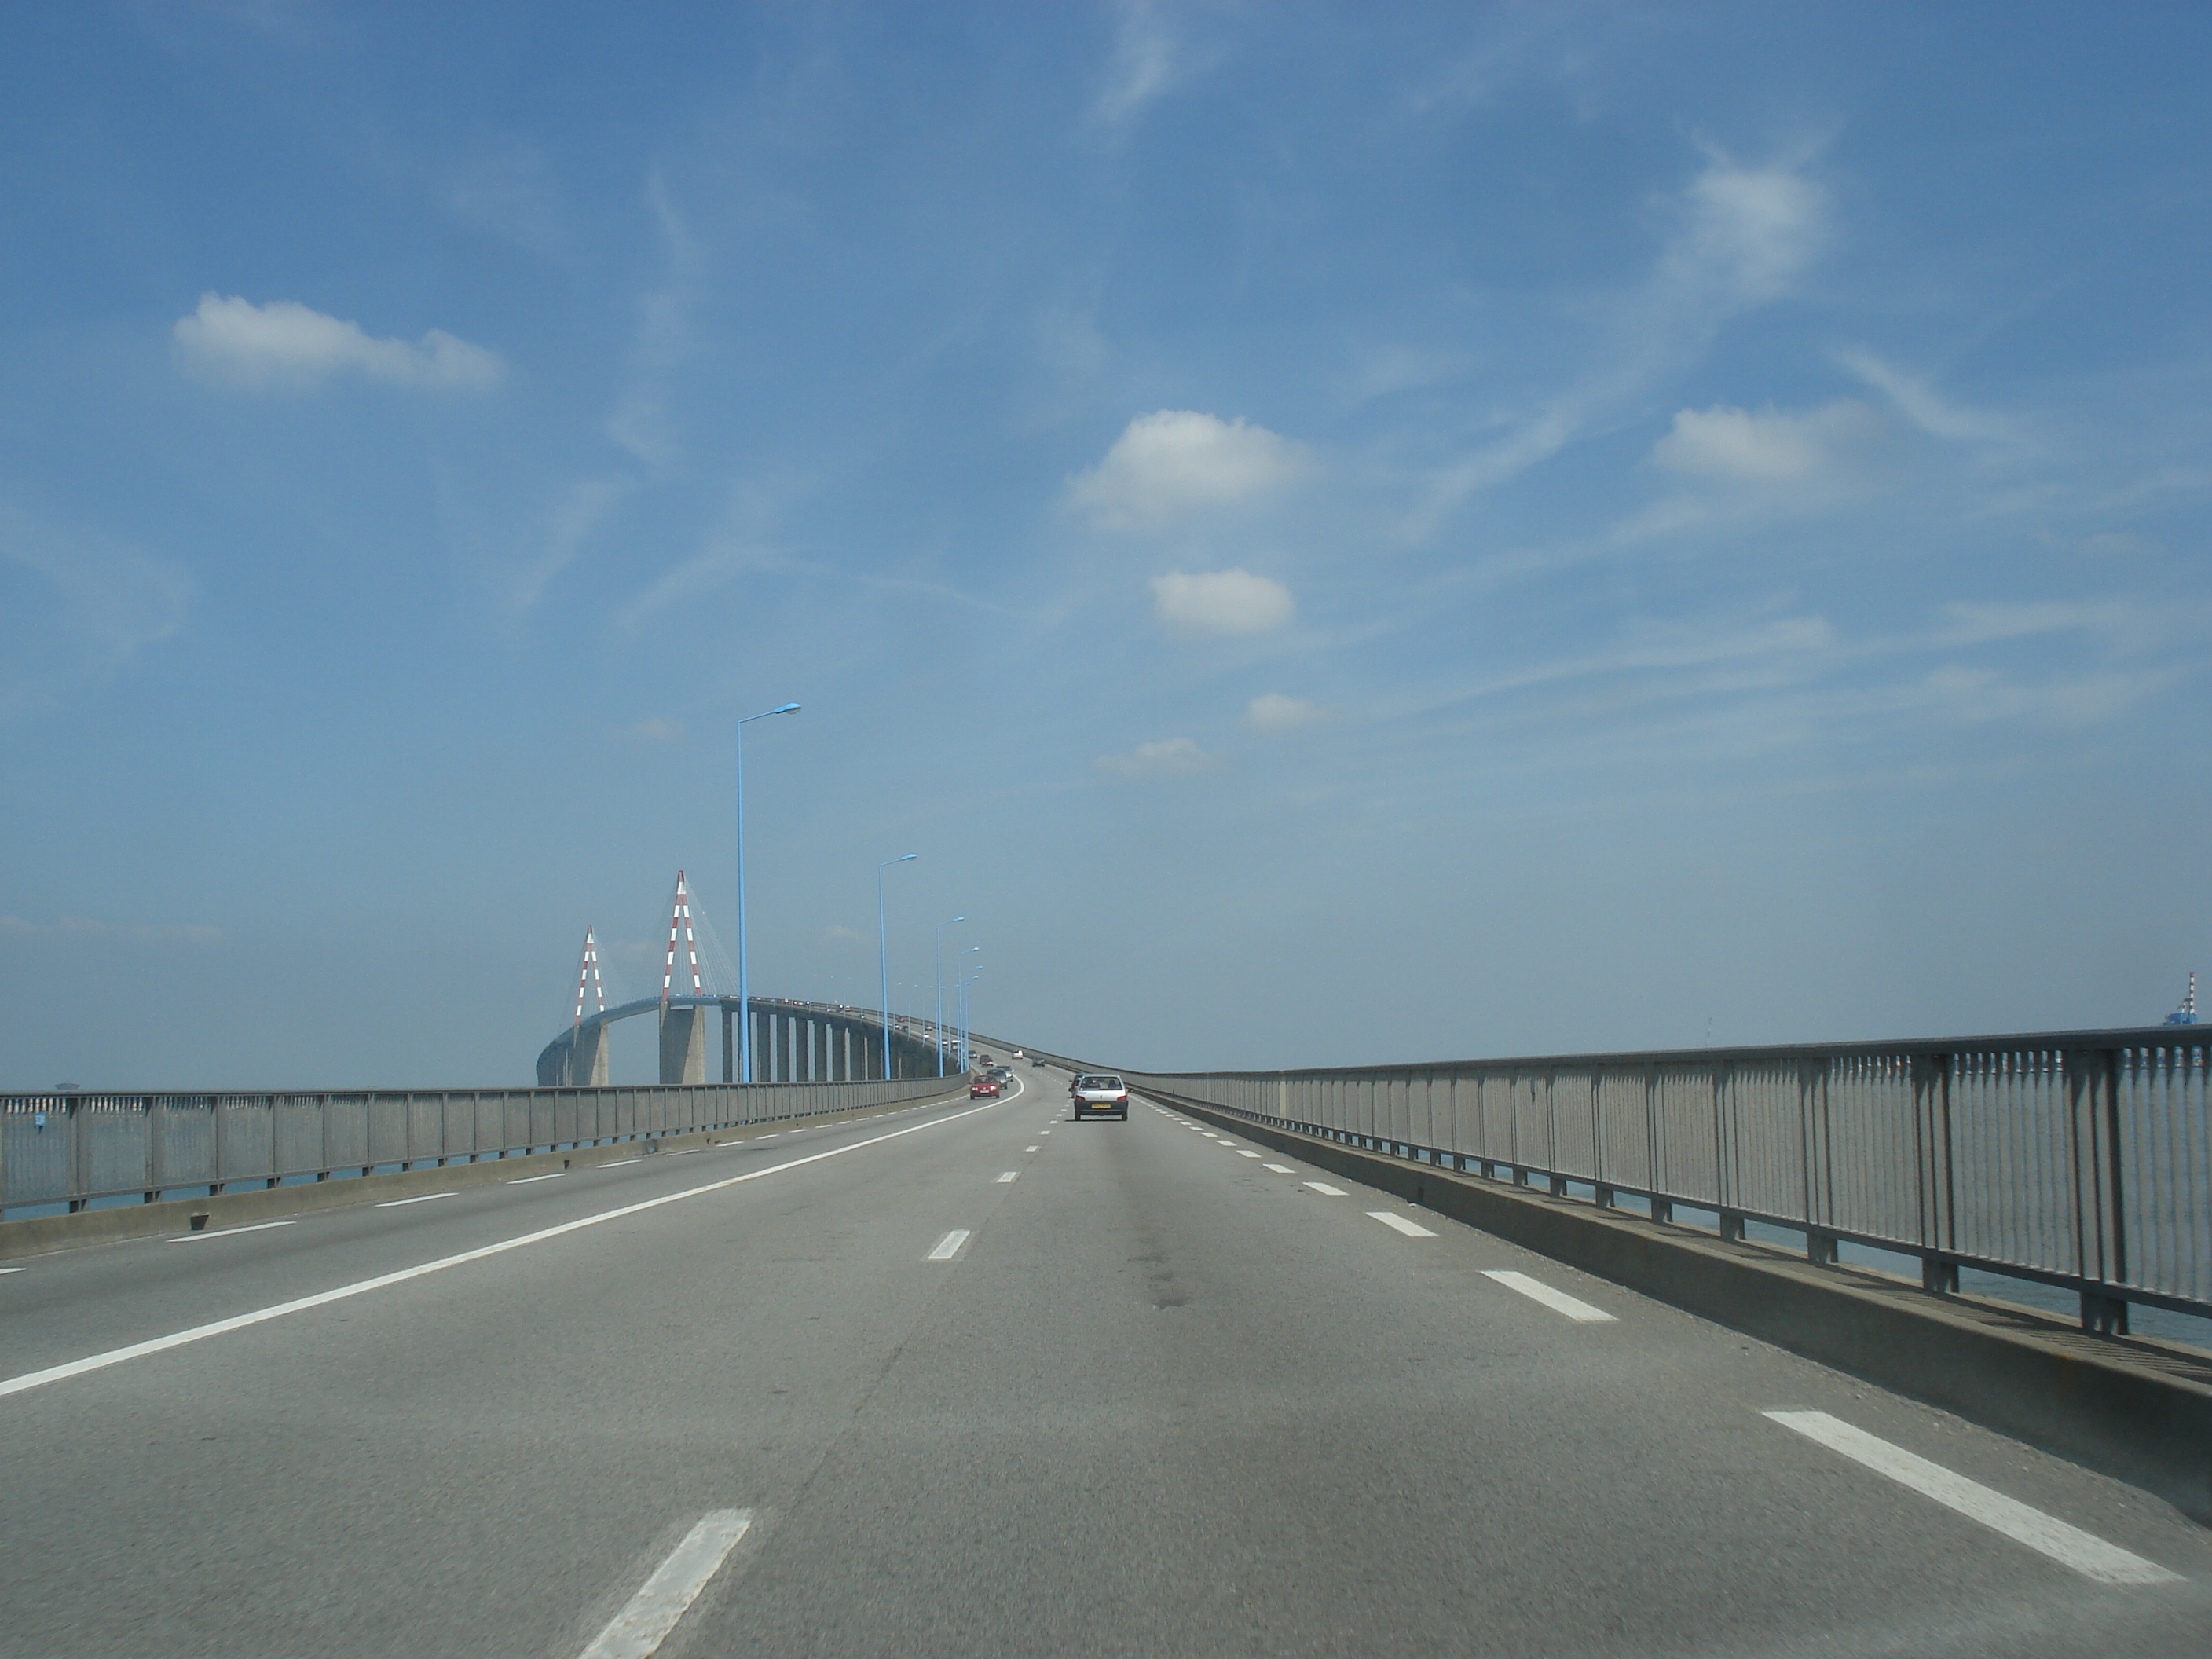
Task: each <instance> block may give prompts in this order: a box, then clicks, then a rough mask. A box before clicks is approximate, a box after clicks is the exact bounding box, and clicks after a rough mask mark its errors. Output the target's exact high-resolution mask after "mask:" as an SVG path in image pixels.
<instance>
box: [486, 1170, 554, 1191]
mask: <svg viewBox="0 0 2212 1659" xmlns="http://www.w3.org/2000/svg"><path fill="white" fill-rule="evenodd" d="M566 1174H568V1171H567V1170H553V1171H551V1172H550V1173H549V1174H546V1175H542V1176H515V1178H514V1179H513V1180H512V1181H509V1182H504V1183H502V1184H503V1185H506V1186H509V1187H527V1186H528V1185H529V1184H530V1183H531V1182H533V1181H558V1180H559V1179H560V1178H561V1177H562V1176H564V1175H566Z"/></svg>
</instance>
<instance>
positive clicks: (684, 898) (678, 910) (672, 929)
mask: <svg viewBox="0 0 2212 1659" xmlns="http://www.w3.org/2000/svg"><path fill="white" fill-rule="evenodd" d="M678 933H681V934H682V935H683V936H684V950H685V951H688V952H689V953H690V958H691V994H692V995H693V996H695V997H702V996H704V995H706V994H707V987H705V985H704V984H702V982H701V981H700V978H699V942H698V940H697V939H694V938H693V937H692V934H691V890H690V888H689V887H687V886H685V885H684V872H682V871H681V870H678V872H676V902H675V903H674V904H673V905H671V907H670V908H669V913H668V960H667V961H666V962H665V963H662V964H661V969H660V1006H662V1007H663V1008H665V1007H667V1006H668V993H669V988H670V987H671V986H672V985H673V984H674V983H675V982H676V938H677V935H678Z"/></svg>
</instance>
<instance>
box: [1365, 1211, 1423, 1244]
mask: <svg viewBox="0 0 2212 1659" xmlns="http://www.w3.org/2000/svg"><path fill="white" fill-rule="evenodd" d="M1367 1213H1368V1214H1370V1215H1371V1216H1373V1217H1374V1218H1376V1220H1377V1221H1379V1222H1381V1223H1382V1224H1383V1225H1384V1226H1386V1227H1395V1228H1396V1229H1397V1230H1398V1231H1400V1232H1401V1233H1403V1234H1405V1235H1406V1237H1408V1238H1434V1237H1436V1235H1435V1234H1434V1233H1432V1232H1431V1231H1429V1230H1428V1229H1427V1228H1426V1227H1424V1226H1423V1225H1421V1224H1420V1223H1419V1222H1418V1221H1408V1220H1407V1219H1406V1218H1405V1217H1403V1216H1401V1215H1398V1214H1395V1213H1394V1212H1391V1211H1389V1210H1370V1211H1369V1212H1367Z"/></svg>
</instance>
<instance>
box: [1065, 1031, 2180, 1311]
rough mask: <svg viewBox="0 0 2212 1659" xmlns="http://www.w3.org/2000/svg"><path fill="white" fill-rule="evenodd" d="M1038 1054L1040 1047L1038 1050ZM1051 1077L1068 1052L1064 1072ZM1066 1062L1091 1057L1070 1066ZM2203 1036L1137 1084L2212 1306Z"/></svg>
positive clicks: (1356, 1136)
mask: <svg viewBox="0 0 2212 1659" xmlns="http://www.w3.org/2000/svg"><path fill="white" fill-rule="evenodd" d="M1041 1057H1042V1058H1048V1059H1053V1060H1058V1059H1059V1058H1060V1057H1058V1056H1041ZM1067 1063H1069V1064H1075V1063H1076V1062H1073V1061H1069V1062H1067ZM1083 1064H1085V1065H1088V1064H1090V1062H1087V1061H1086V1062H1083ZM2209 1073H2212V1029H2208V1028H2199V1027H2192V1026H2157V1027H2153V1028H2150V1029H2148V1030H2100V1031H2069V1032H2059V1033H2045V1034H2030V1035H2027V1036H1988V1037H1948V1038H1937V1039H1929V1040H1927V1041H1921V1042H1888V1043H1872V1042H1869V1043H1846V1044H1841V1045H1837V1046H1831V1047H1790V1048H1723V1049H1695V1050H1678V1051H1672V1052H1661V1053H1650V1054H1578V1055H1565V1056H1549V1057H1542V1058H1532V1059H1519V1060H1463V1061H1448V1062H1440V1063H1436V1064H1427V1065H1412V1066H1370V1067H1360V1068H1345V1069H1324V1070H1309V1071H1283V1072H1205V1073H1141V1072H1134V1071H1129V1070H1127V1069H1126V1068H1125V1069H1123V1071H1122V1073H1121V1075H1122V1076H1124V1077H1125V1078H1127V1079H1129V1080H1130V1081H1131V1082H1132V1083H1133V1084H1134V1085H1136V1086H1137V1087H1138V1088H1139V1089H1141V1090H1152V1091H1158V1092H1160V1093H1164V1094H1169V1095H1176V1096H1181V1097H1183V1098H1184V1099H1187V1100H1189V1101H1192V1102H1194V1103H1202V1104H1206V1105H1208V1106H1212V1107H1217V1108H1218V1109H1222V1110H1225V1111H1228V1112H1231V1113H1234V1114H1236V1115H1238V1116H1240V1117H1243V1118H1246V1119H1249V1120H1251V1121H1255V1122H1262V1123H1270V1124H1275V1125H1279V1126H1281V1127H1285V1128H1291V1129H1296V1130H1299V1131H1302V1132H1304V1133H1310V1134H1318V1135H1323V1136H1327V1137H1328V1138H1330V1139H1336V1140H1340V1141H1345V1142H1348V1143H1350V1144H1353V1145H1357V1146H1362V1147H1364V1148H1367V1149H1369V1150H1373V1151H1381V1152H1389V1153H1393V1154H1395V1155H1396V1156H1399V1157H1402V1158H1413V1159H1417V1160H1420V1161H1424V1162H1429V1163H1434V1164H1441V1165H1443V1167H1445V1168H1449V1169H1453V1170H1466V1171H1470V1172H1473V1173H1475V1174H1479V1175H1482V1176H1491V1177H1493V1178H1498V1179H1504V1180H1510V1181H1512V1182H1515V1183H1516V1184H1519V1185H1527V1184H1528V1183H1529V1182H1538V1181H1541V1182H1543V1183H1545V1185H1546V1186H1547V1187H1548V1188H1549V1189H1550V1190H1551V1191H1552V1192H1553V1193H1554V1194H1561V1195H1565V1194H1567V1193H1568V1190H1569V1185H1570V1183H1576V1184H1578V1185H1581V1186H1583V1187H1586V1188H1589V1191H1590V1194H1591V1196H1592V1197H1593V1198H1594V1200H1595V1202H1597V1203H1598V1204H1601V1205H1607V1206H1610V1205H1613V1204H1616V1203H1618V1202H1619V1201H1620V1199H1621V1198H1622V1197H1623V1196H1624V1195H1626V1196H1630V1197H1632V1198H1640V1199H1642V1200H1644V1201H1645V1202H1647V1203H1648V1204H1649V1206H1650V1211H1651V1213H1652V1215H1653V1216H1654V1217H1655V1218H1657V1219H1660V1220H1669V1219H1672V1218H1673V1210H1674V1206H1676V1205H1678V1204H1679V1205H1682V1206H1686V1207H1694V1208H1697V1209H1699V1210H1705V1211H1710V1212H1713V1213H1714V1214H1716V1215H1717V1217H1718V1219H1719V1226H1720V1231H1721V1233H1722V1235H1723V1237H1733V1238H1741V1237H1743V1231H1744V1225H1745V1224H1746V1223H1747V1221H1756V1222H1763V1223H1766V1224H1768V1225H1773V1226H1778V1227H1784V1228H1789V1229H1792V1230H1795V1231H1801V1232H1802V1233H1803V1234H1804V1236H1805V1243H1806V1254H1807V1255H1808V1256H1809V1257H1810V1258H1811V1259H1812V1260H1814V1261H1834V1260H1835V1258H1836V1247H1837V1245H1838V1243H1840V1242H1845V1241H1848V1242H1850V1243H1859V1244H1866V1245H1870V1246H1873V1247H1875V1248H1877V1249H1885V1250H1893V1251H1896V1252H1899V1253H1900V1254H1904V1255H1911V1256H1916V1257H1917V1258H1918V1259H1919V1261H1920V1263H1921V1280H1922V1283H1923V1285H1926V1286H1927V1287H1928V1288H1929V1289H1930V1290H1936V1291H1956V1290H1957V1289H1958V1285H1959V1269H1960V1268H1961V1267H1974V1268H1978V1269H1981V1270H1984V1271H1985V1272H1989V1273H2000V1274H2005V1275H2009V1276H2011V1277H2014V1278H2018V1279H2033V1280H2037V1281H2039V1282H2041V1283H2043V1284H2046V1285H2055V1286H2058V1287H2060V1288H2062V1289H2067V1290H2072V1291H2078V1292H2079V1293H2080V1295H2081V1323H2082V1326H2083V1328H2085V1329H2088V1330H2096V1331H2105V1332H2110V1333H2115V1334H2117V1333H2123V1332H2124V1331H2125V1330H2126V1329H2127V1310H2128V1304H2130V1303H2142V1304H2148V1305H2151V1306H2154V1307H2162V1308H2171V1309H2175V1310H2179V1311H2181V1312H2185V1313H2192V1314H2199V1315H2208V1316H2212V1121H2208V1104H2209V1103H2212V1101H2208V1074H2209Z"/></svg>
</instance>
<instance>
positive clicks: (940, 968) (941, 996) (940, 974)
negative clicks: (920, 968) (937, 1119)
mask: <svg viewBox="0 0 2212 1659" xmlns="http://www.w3.org/2000/svg"><path fill="white" fill-rule="evenodd" d="M967 920H968V918H967V917H965V916H947V917H946V918H945V920H944V921H940V922H939V923H938V924H937V1024H936V1025H935V1026H933V1028H932V1029H931V1030H930V1036H931V1038H932V1039H933V1041H934V1042H936V1044H937V1074H938V1076H939V1077H943V1076H944V1075H945V929H946V928H948V927H951V925H952V924H953V923H954V922H956V921H967Z"/></svg>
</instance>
